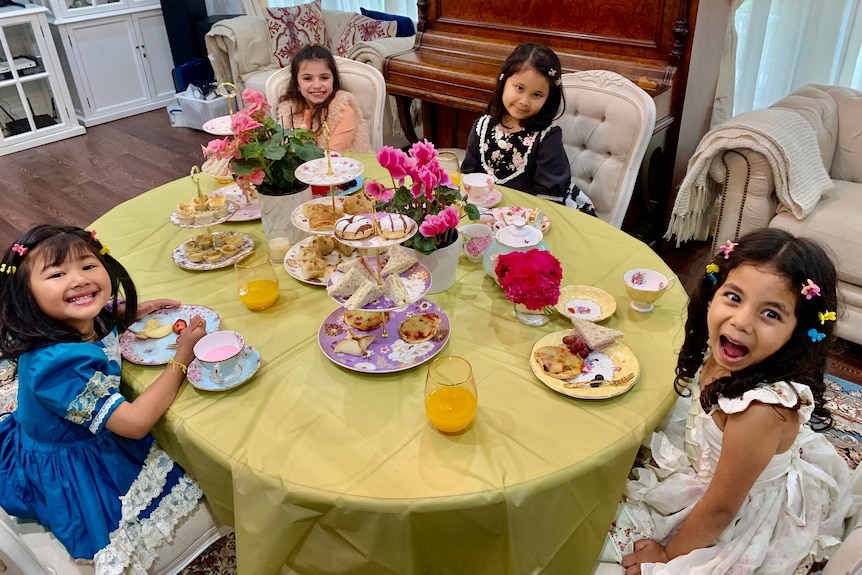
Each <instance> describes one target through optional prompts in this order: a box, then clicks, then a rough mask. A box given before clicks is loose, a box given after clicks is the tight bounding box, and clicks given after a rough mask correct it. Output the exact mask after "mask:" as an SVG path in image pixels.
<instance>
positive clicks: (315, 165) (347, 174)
mask: <svg viewBox="0 0 862 575" xmlns="http://www.w3.org/2000/svg"><path fill="white" fill-rule="evenodd" d="M330 165H332V173H331V174H330V173H329V166H330ZM364 170H365V166H364V165H362V162H360V161H359V160H354V159H353V158H344V157H340V156H339V157H335V156H331V157H330V158H329V161H328V162H327V159H326V158H318V159H316V160H309V161H308V162H305V163H304V164H302V165H300V166H299V167H298V168H296V171H295V172H294V175H296V179H297V180H299V181H300V182H304V183H306V184H309V185H312V186H331V185H338V184H344V183H347V182H349V181H350V180H355V179H356V178H358V177H359V176H361V175H362V172H363V171H364Z"/></svg>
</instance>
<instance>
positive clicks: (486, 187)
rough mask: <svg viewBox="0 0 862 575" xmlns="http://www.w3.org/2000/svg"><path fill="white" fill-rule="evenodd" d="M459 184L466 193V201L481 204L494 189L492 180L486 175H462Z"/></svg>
mask: <svg viewBox="0 0 862 575" xmlns="http://www.w3.org/2000/svg"><path fill="white" fill-rule="evenodd" d="M461 184H462V185H463V186H464V191H465V192H466V193H467V199H469V200H471V201H473V202H481V201H482V200H483V199H485V197H486V196H487V195H488V194H490V193H491V190H493V189H494V178H492V177H491V176H489V175H488V174H464V176H462V177H461Z"/></svg>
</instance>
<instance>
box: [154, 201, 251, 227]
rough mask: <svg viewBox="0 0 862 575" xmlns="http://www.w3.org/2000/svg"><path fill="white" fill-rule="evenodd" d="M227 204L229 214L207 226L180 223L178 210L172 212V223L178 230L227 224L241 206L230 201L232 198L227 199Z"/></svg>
mask: <svg viewBox="0 0 862 575" xmlns="http://www.w3.org/2000/svg"><path fill="white" fill-rule="evenodd" d="M226 203H227V214H225V215H223V216H222V217H220V218H213V220H212V221H210V222H207V223H205V224H184V223H182V222H180V218H179V216H178V215H177V211H176V210H174V211H173V212H171V218H170V219H171V223H172V224H174V225H175V226H177V227H178V228H186V229H197V228H203V227H206V226H214V225H216V224H220V223H222V222H226V221H228V220H229V219H231V218H232V217H233V216H234V214H236V212H237V211H238V210H239V206H238V205H237V204H236V203H234V202H232V201H230V198H227V202H226Z"/></svg>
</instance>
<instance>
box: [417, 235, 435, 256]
mask: <svg viewBox="0 0 862 575" xmlns="http://www.w3.org/2000/svg"><path fill="white" fill-rule="evenodd" d="M413 248H414V249H416V250H418V251H420V252H422V253H424V254H430V253H431V252H433V251H434V250H435V249H436V248H437V242H435V241H434V238H426V237H425V236H423V235H422V234H416V235H415V236H413Z"/></svg>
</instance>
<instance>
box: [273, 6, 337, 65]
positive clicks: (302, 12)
mask: <svg viewBox="0 0 862 575" xmlns="http://www.w3.org/2000/svg"><path fill="white" fill-rule="evenodd" d="M265 19H266V27H267V29H268V30H269V39H270V46H271V47H272V54H273V56H275V59H276V60H277V61H278V63H279V65H280V66H282V67H287V66H290V60H291V59H292V58H293V55H294V54H296V53H297V52H298V51H299V49H300V48H302V47H303V46H308V45H309V44H324V42H325V33H326V24H325V22H324V20H323V9H322V8H321V7H320V0H315V1H314V2H311V3H309V4H302V5H301V6H291V7H288V8H267V9H266V16H265Z"/></svg>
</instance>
